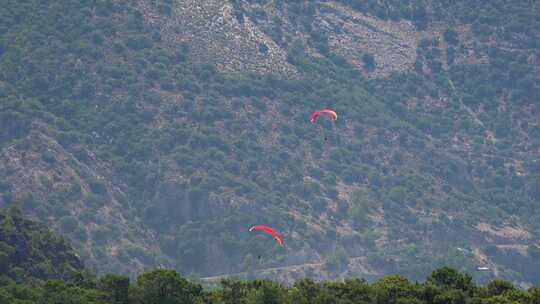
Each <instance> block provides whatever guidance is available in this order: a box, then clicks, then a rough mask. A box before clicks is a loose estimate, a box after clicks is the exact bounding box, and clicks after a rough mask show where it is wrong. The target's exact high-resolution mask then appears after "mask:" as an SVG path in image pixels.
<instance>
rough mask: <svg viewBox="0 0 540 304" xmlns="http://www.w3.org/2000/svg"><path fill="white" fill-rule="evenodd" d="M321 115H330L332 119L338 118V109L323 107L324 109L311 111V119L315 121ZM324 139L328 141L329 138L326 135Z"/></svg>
mask: <svg viewBox="0 0 540 304" xmlns="http://www.w3.org/2000/svg"><path fill="white" fill-rule="evenodd" d="M321 115H324V116H328V117H330V118H332V120H336V119H337V113H336V111H334V110H331V109H322V110H319V111H315V112H313V113H311V116H310V117H309V121H311V122H314V121H315V120H316V119H317V117H319V116H321ZM324 140H325V141H326V140H328V138H327V137H324Z"/></svg>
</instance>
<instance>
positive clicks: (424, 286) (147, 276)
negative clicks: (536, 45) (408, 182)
mask: <svg viewBox="0 0 540 304" xmlns="http://www.w3.org/2000/svg"><path fill="white" fill-rule="evenodd" d="M0 301H2V303H96V304H97V303H111V304H112V303H114V304H127V303H131V304H135V303H140V304H150V303H156V304H160V303H167V304H176V303H178V304H190V303H198V304H202V303H206V304H238V303H246V304H259V303H260V304H271V303H272V304H279V303H291V304H308V303H309V304H325V303H341V304H349V303H351V304H352V303H362V304H369V303H373V304H375V303H376V304H387V303H388V304H390V303H396V304H405V303H414V304H423V303H426V304H443V303H444V304H447V303H456V304H460V303H483V304H536V303H539V302H540V288H538V287H532V288H529V289H528V290H522V289H518V288H516V287H514V286H513V285H512V284H511V283H509V282H506V281H502V280H494V281H491V282H490V283H489V284H487V286H480V285H477V284H475V283H473V282H472V281H471V277H470V276H469V275H468V274H464V273H459V272H457V271H455V270H453V269H451V268H440V269H437V270H435V271H433V272H432V273H431V274H430V275H429V276H428V277H427V279H426V281H425V282H424V283H418V282H416V283H413V282H410V281H409V280H407V278H405V277H403V276H399V275H391V276H387V277H384V278H382V279H381V280H379V281H377V282H375V283H373V284H369V283H368V282H366V281H365V280H362V279H349V280H345V281H341V282H332V281H326V282H320V283H316V282H314V281H312V280H310V279H304V280H300V281H298V282H296V283H295V284H294V285H293V286H290V287H284V286H282V285H279V284H277V283H275V282H272V281H264V280H256V281H238V280H234V279H225V280H222V281H221V285H220V287H219V288H216V289H213V290H211V291H208V290H204V289H202V288H201V286H200V285H198V284H194V283H192V282H189V281H188V280H186V279H184V278H182V277H181V276H180V275H179V274H178V273H177V272H176V271H174V270H167V269H155V270H148V271H146V272H145V273H143V274H141V275H139V276H138V277H137V280H136V283H135V284H130V281H129V278H128V277H124V276H118V275H111V274H109V275H105V276H103V277H101V278H100V279H98V280H86V281H83V282H66V281H61V280H51V281H46V282H42V283H37V284H16V283H13V282H6V281H2V282H0Z"/></svg>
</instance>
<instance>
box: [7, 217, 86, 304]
mask: <svg viewBox="0 0 540 304" xmlns="http://www.w3.org/2000/svg"><path fill="white" fill-rule="evenodd" d="M82 272H83V264H82V262H81V261H80V260H79V258H78V256H77V255H76V254H75V252H74V251H73V249H72V248H71V246H70V245H69V244H68V243H67V241H65V240H64V239H63V238H62V237H61V236H58V235H57V234H55V233H53V232H51V231H50V230H49V229H48V228H47V227H46V226H44V225H43V224H39V223H36V222H34V221H30V220H27V219H25V218H23V217H22V215H21V214H20V210H18V209H16V208H11V209H9V210H0V280H6V279H9V280H14V281H16V282H29V281H30V280H48V279H73V278H74V277H76V276H77V275H81V273H82ZM0 302H2V301H0ZM2 303H8V302H2Z"/></svg>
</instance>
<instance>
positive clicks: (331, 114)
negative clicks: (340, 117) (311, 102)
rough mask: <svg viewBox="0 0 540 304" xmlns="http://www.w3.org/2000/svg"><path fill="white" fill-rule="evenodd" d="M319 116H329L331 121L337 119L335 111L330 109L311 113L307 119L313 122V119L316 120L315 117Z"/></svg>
mask: <svg viewBox="0 0 540 304" xmlns="http://www.w3.org/2000/svg"><path fill="white" fill-rule="evenodd" d="M321 115H325V116H329V117H330V118H332V120H336V119H337V113H336V111H334V110H331V109H322V110H319V111H315V112H313V113H312V114H311V116H310V117H309V121H311V122H314V121H315V119H317V117H319V116H321Z"/></svg>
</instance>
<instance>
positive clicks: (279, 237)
mask: <svg viewBox="0 0 540 304" xmlns="http://www.w3.org/2000/svg"><path fill="white" fill-rule="evenodd" d="M253 230H261V231H264V232H266V233H269V234H270V235H272V236H273V237H274V238H275V239H276V241H277V242H278V243H279V244H280V245H281V246H283V236H282V235H281V234H279V232H277V231H276V230H275V229H274V228H271V227H268V226H263V225H255V226H253V227H251V228H249V232H252V231H253Z"/></svg>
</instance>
